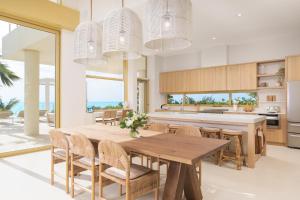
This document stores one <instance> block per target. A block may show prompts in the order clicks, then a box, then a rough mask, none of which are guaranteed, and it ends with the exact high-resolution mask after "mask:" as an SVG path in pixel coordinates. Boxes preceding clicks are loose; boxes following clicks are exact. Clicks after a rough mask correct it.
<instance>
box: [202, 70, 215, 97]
mask: <svg viewBox="0 0 300 200" xmlns="http://www.w3.org/2000/svg"><path fill="white" fill-rule="evenodd" d="M200 75H201V76H200V91H203V92H208V91H214V82H215V69H214V68H203V69H201V74H200Z"/></svg>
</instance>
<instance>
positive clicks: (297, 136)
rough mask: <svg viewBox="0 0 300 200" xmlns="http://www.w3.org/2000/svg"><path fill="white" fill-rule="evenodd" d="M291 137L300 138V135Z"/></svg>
mask: <svg viewBox="0 0 300 200" xmlns="http://www.w3.org/2000/svg"><path fill="white" fill-rule="evenodd" d="M290 136H291V137H296V138H300V135H290Z"/></svg>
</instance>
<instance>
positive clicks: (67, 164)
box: [66, 156, 70, 194]
mask: <svg viewBox="0 0 300 200" xmlns="http://www.w3.org/2000/svg"><path fill="white" fill-rule="evenodd" d="M69 178H70V174H69V156H67V157H66V192H67V193H68V194H69V193H70V191H69V190H70V188H69Z"/></svg>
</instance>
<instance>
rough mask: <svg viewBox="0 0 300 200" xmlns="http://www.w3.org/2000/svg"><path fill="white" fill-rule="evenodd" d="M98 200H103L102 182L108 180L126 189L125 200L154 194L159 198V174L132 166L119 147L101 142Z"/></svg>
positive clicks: (126, 155)
mask: <svg viewBox="0 0 300 200" xmlns="http://www.w3.org/2000/svg"><path fill="white" fill-rule="evenodd" d="M98 151H99V160H100V166H99V199H104V198H103V187H104V185H103V181H104V179H109V180H111V181H114V182H115V183H118V184H120V185H121V186H122V185H123V186H125V187H126V200H131V199H135V198H137V197H139V196H142V195H144V194H147V193H150V192H154V195H155V199H156V200H158V198H159V172H158V171H154V170H151V169H149V168H146V167H144V166H141V165H136V164H132V163H131V162H130V155H129V156H128V154H127V153H126V152H125V150H124V149H123V148H122V146H121V145H119V144H117V143H114V142H112V141H108V140H103V141H101V142H100V143H99V146H98Z"/></svg>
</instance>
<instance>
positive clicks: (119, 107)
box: [87, 102, 123, 111]
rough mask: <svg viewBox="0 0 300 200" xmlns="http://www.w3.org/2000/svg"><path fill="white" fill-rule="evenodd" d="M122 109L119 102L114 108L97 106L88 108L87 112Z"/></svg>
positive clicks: (121, 104)
mask: <svg viewBox="0 0 300 200" xmlns="http://www.w3.org/2000/svg"><path fill="white" fill-rule="evenodd" d="M122 108H123V103H122V102H119V103H118V105H115V106H111V105H109V106H104V107H99V106H92V107H88V108H87V109H88V110H92V111H93V110H107V109H122Z"/></svg>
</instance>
